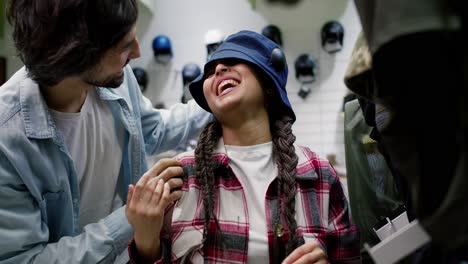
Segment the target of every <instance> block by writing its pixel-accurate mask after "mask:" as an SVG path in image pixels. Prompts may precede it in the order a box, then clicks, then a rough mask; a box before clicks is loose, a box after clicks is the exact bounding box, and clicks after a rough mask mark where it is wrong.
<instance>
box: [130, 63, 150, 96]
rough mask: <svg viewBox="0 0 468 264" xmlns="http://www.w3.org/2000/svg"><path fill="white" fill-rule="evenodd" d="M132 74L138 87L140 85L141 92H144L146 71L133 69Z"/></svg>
mask: <svg viewBox="0 0 468 264" xmlns="http://www.w3.org/2000/svg"><path fill="white" fill-rule="evenodd" d="M133 74H134V75H135V78H136V80H137V82H138V85H140V90H141V92H144V91H145V90H146V86H147V85H148V74H146V71H145V70H144V69H143V68H140V67H135V68H133Z"/></svg>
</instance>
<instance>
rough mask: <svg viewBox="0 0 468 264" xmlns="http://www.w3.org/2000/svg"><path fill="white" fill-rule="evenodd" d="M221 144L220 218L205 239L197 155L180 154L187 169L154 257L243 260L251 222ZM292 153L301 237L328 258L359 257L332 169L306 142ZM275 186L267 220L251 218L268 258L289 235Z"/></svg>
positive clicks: (277, 258) (278, 257)
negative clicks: (262, 232)
mask: <svg viewBox="0 0 468 264" xmlns="http://www.w3.org/2000/svg"><path fill="white" fill-rule="evenodd" d="M222 144H223V143H222V141H221V142H220V144H219V145H218V147H217V148H216V151H215V154H214V155H213V161H214V162H215V164H216V165H217V169H216V170H215V176H216V181H215V185H216V188H215V189H216V192H215V196H214V197H215V199H214V213H215V214H216V217H217V220H218V224H216V223H215V222H214V221H212V223H211V225H210V227H209V228H210V232H209V233H208V234H209V235H208V238H207V241H205V243H204V244H203V243H202V238H203V230H204V221H203V218H204V217H203V199H202V192H201V186H200V183H199V181H198V180H197V179H196V176H195V168H194V167H195V157H194V154H193V152H187V153H183V154H181V155H179V156H178V159H179V160H180V162H181V163H182V164H183V168H184V172H185V181H184V182H185V183H184V186H183V188H182V190H183V195H182V197H181V199H180V200H179V201H178V202H176V203H175V204H174V205H173V206H171V207H169V208H168V210H167V212H166V216H165V224H164V226H163V231H162V233H161V244H162V252H163V257H162V259H161V260H158V261H157V262H156V263H165V262H170V263H181V262H186V261H188V262H191V263H203V262H207V263H246V261H247V254H248V252H247V248H248V240H249V236H248V235H249V225H250V223H249V221H248V210H247V204H246V198H245V195H244V193H243V188H242V185H241V183H240V182H239V180H238V179H237V178H236V176H235V175H234V173H233V171H232V170H231V168H230V167H229V164H228V157H227V156H226V153H225V150H224V147H223V145H222ZM296 154H297V155H298V157H299V162H298V165H297V176H296V182H297V185H296V186H297V194H296V221H297V235H298V237H299V240H300V243H301V244H302V243H307V242H309V241H312V240H317V241H318V242H319V243H320V245H321V246H322V248H323V249H324V250H325V252H326V253H327V256H328V260H329V261H330V262H331V263H360V251H359V232H358V230H357V228H356V226H355V225H354V224H353V223H352V221H351V216H350V214H349V209H348V203H347V200H346V198H345V195H344V193H343V190H342V187H341V183H340V181H339V179H338V177H337V175H336V173H335V171H334V169H333V168H332V167H331V165H330V164H329V163H328V161H326V160H322V159H319V157H318V156H317V154H315V153H314V152H312V151H311V150H309V149H308V148H305V147H298V146H296ZM276 186H277V184H276V180H274V181H273V182H272V183H271V184H270V186H269V187H268V190H267V193H266V197H265V205H266V212H265V213H266V219H267V222H266V223H252V224H266V225H267V230H269V231H268V248H269V253H270V258H269V259H270V263H276V262H278V263H280V262H281V261H282V260H283V258H284V257H285V256H284V254H283V253H284V245H285V244H286V242H287V240H288V236H289V230H288V229H287V225H286V221H285V218H284V215H281V214H280V207H279V201H280V200H281V202H282V203H283V198H284V197H281V199H278V196H277V190H276V189H277V187H276ZM220 203H221V204H220ZM279 221H280V222H279ZM221 240H222V241H223V243H221V242H220V241H221ZM167 242H168V243H167ZM204 246H206V247H207V248H204ZM129 251H130V257H131V259H132V260H133V261H134V262H138V261H137V260H138V254H137V252H136V250H135V245H134V243H131V245H130V247H129ZM282 254H283V255H282Z"/></svg>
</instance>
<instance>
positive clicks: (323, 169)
mask: <svg viewBox="0 0 468 264" xmlns="http://www.w3.org/2000/svg"><path fill="white" fill-rule="evenodd" d="M295 148H296V155H297V156H298V163H297V176H298V177H299V178H300V177H301V175H303V177H304V176H305V175H309V178H315V179H318V178H322V179H325V178H326V179H327V180H329V181H334V179H335V178H337V175H336V172H335V170H334V169H333V167H332V166H331V165H330V162H329V161H328V160H327V159H323V158H321V157H320V156H319V154H318V153H317V152H315V151H313V150H311V149H310V148H309V147H306V146H299V145H295Z"/></svg>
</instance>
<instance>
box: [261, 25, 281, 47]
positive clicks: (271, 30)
mask: <svg viewBox="0 0 468 264" xmlns="http://www.w3.org/2000/svg"><path fill="white" fill-rule="evenodd" d="M262 34H263V35H264V36H266V37H267V38H269V39H271V40H273V41H274V42H275V43H276V44H278V45H279V46H283V39H282V37H281V30H280V29H279V28H278V27H277V26H275V25H271V24H270V25H268V26H266V27H264V28H263V29H262Z"/></svg>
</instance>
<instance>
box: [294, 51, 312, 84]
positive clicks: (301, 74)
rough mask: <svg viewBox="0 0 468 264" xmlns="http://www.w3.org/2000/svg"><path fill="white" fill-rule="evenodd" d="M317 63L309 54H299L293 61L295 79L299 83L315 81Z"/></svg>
mask: <svg viewBox="0 0 468 264" xmlns="http://www.w3.org/2000/svg"><path fill="white" fill-rule="evenodd" d="M316 67H317V64H316V63H315V60H314V59H313V58H312V56H310V55H309V54H305V53H304V54H301V55H299V56H298V57H297V59H296V61H295V63H294V69H295V70H296V79H297V80H298V81H299V82H301V83H311V82H314V81H315V76H316V72H315V71H316Z"/></svg>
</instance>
